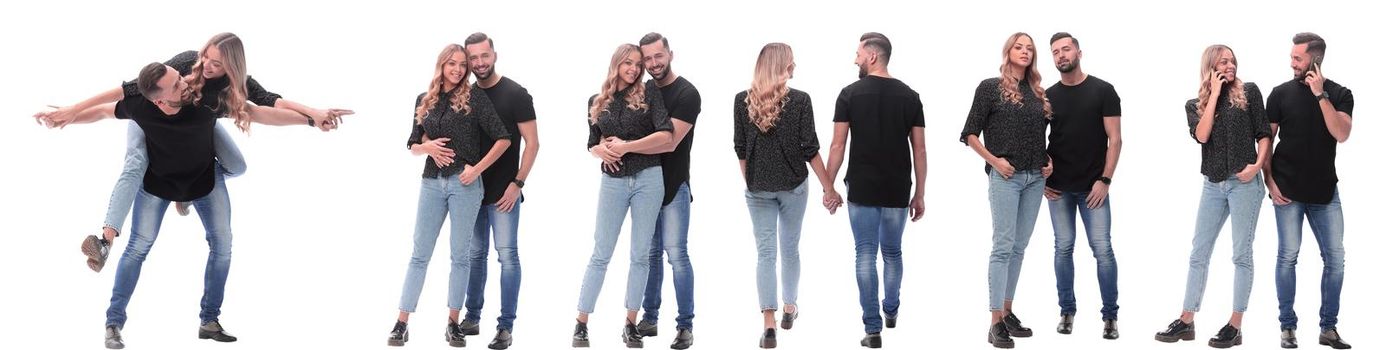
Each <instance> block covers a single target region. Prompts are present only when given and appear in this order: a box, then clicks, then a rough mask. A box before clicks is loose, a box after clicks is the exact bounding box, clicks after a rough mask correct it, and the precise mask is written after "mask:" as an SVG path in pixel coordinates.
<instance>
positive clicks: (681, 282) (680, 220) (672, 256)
mask: <svg viewBox="0 0 1386 350" xmlns="http://www.w3.org/2000/svg"><path fill="white" fill-rule="evenodd" d="M692 200H693V197H692V195H691V194H689V188H688V182H684V183H683V184H682V185H679V191H678V193H677V194H675V195H674V200H673V201H670V202H669V205H666V206H664V207H663V208H661V209H660V210H659V218H658V219H655V233H654V238H653V239H652V240H651V241H650V280H649V281H648V282H646V283H645V317H644V318H645V320H646V321H649V322H650V324H656V323H658V322H659V305H660V302H661V301H663V300H662V298H661V297H662V295H661V293H662V292H663V288H662V287H663V286H664V253H665V252H668V253H669V269H670V270H673V272H674V273H673V275H674V299H676V301H677V302H678V304H679V315H678V317H677V318H675V319H674V322H677V323H678V325H677V328H680V329H687V330H692V329H693V262H692V261H691V260H690V259H689V258H688V221H689V220H688V213H689V209H690V204H691V203H692Z"/></svg>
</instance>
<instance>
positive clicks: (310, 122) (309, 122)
mask: <svg viewBox="0 0 1386 350" xmlns="http://www.w3.org/2000/svg"><path fill="white" fill-rule="evenodd" d="M303 117H304V118H308V127H315V126H317V125H314V124H317V123H316V122H315V121H313V117H309V116H306V115H305V116H303Z"/></svg>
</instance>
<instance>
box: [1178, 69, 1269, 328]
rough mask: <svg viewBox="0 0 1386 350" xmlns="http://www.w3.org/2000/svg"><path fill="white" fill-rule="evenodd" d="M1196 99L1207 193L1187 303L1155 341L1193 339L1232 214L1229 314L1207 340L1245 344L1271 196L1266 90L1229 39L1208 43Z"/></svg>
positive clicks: (1193, 130) (1192, 113)
mask: <svg viewBox="0 0 1386 350" xmlns="http://www.w3.org/2000/svg"><path fill="white" fill-rule="evenodd" d="M1200 68H1201V70H1200V74H1201V76H1202V82H1201V83H1199V87H1198V98H1195V99H1192V100H1189V101H1188V102H1187V103H1185V104H1184V111H1185V113H1187V114H1188V119H1189V134H1190V135H1192V136H1193V138H1194V140H1195V141H1198V143H1199V144H1201V145H1202V148H1203V160H1202V165H1201V169H1202V171H1201V172H1202V173H1203V176H1204V177H1205V178H1204V180H1203V196H1202V198H1201V199H1200V200H1199V205H1198V219H1196V221H1195V225H1194V239H1193V251H1192V252H1190V254H1189V277H1188V282H1187V285H1185V287H1184V310H1183V313H1181V314H1180V315H1179V319H1177V320H1174V322H1171V323H1170V324H1169V327H1168V328H1167V329H1165V330H1164V331H1163V332H1159V333H1156V334H1155V340H1159V341H1162V342H1166V343H1172V342H1177V341H1180V340H1193V339H1194V325H1193V321H1194V313H1195V312H1198V309H1199V304H1201V303H1202V302H1203V290H1204V287H1205V286H1207V283H1208V259H1209V257H1211V256H1212V254H1213V243H1214V242H1216V241H1217V238H1218V233H1219V232H1221V231H1222V224H1223V223H1224V222H1227V219H1228V217H1231V218H1232V262H1233V265H1236V272H1235V273H1234V276H1235V277H1234V279H1233V282H1232V291H1233V292H1232V293H1233V294H1232V318H1231V319H1230V320H1229V321H1228V322H1227V325H1225V326H1223V327H1222V329H1219V330H1218V334H1217V336H1216V337H1213V338H1212V339H1209V340H1208V345H1209V346H1212V347H1215V348H1228V347H1232V346H1235V345H1241V344H1242V331H1241V329H1242V313H1244V312H1246V306H1247V300H1248V299H1250V297H1251V277H1252V262H1251V243H1252V240H1253V239H1255V238H1256V220H1257V218H1259V217H1260V214H1261V199H1262V197H1265V195H1266V188H1265V184H1264V182H1262V180H1261V166H1262V165H1263V164H1266V160H1267V158H1269V157H1270V147H1271V146H1270V144H1271V142H1270V135H1271V134H1270V122H1269V120H1268V119H1267V118H1266V109H1265V105H1264V101H1263V100H1262V99H1261V90H1260V89H1258V88H1256V84H1253V83H1245V82H1242V80H1241V79H1239V78H1238V77H1237V56H1236V54H1234V53H1233V52H1232V49H1231V48H1229V47H1227V46H1224V45H1213V46H1209V47H1208V48H1207V49H1205V50H1203V60H1202V66H1201V67H1200Z"/></svg>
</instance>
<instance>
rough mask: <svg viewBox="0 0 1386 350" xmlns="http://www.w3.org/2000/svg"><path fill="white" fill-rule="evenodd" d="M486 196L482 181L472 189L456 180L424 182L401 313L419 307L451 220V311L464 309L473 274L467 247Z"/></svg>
mask: <svg viewBox="0 0 1386 350" xmlns="http://www.w3.org/2000/svg"><path fill="white" fill-rule="evenodd" d="M485 193H486V187H484V186H482V183H481V179H480V178H477V180H476V182H473V183H472V184H471V185H463V184H462V181H461V180H459V179H458V177H457V176H438V177H433V178H425V179H423V182H422V184H421V185H420V186H419V212H418V215H417V216H416V218H415V219H414V253H413V255H411V256H410V258H409V268H408V269H407V270H405V273H404V292H403V293H401V295H400V297H399V310H400V311H404V312H411V313H412V312H414V310H415V309H416V308H417V307H418V305H419V294H420V293H423V284H424V275H425V274H427V272H428V261H429V259H431V258H432V257H433V247H434V246H435V245H436V244H437V243H438V232H439V231H441V230H442V229H443V219H445V218H448V217H451V220H449V221H450V222H451V223H452V232H451V234H450V235H449V236H448V238H449V242H450V243H451V244H452V246H451V248H452V249H451V258H452V265H451V266H452V269H451V271H450V273H449V274H448V308H449V309H453V310H460V309H462V306H463V305H462V297H463V295H464V294H465V293H466V292H467V278H468V277H470V276H468V274H469V273H470V272H471V270H469V269H468V264H469V263H470V260H469V259H468V258H467V253H468V249H467V246H468V245H470V244H471V242H472V230H473V229H474V228H475V227H476V217H477V213H478V210H479V208H480V207H481V198H482V196H483V195H485Z"/></svg>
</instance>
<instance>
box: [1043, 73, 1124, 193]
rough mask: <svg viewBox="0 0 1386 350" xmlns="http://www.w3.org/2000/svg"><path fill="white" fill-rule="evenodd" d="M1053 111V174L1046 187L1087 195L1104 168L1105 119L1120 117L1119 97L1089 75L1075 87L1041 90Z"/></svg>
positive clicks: (1051, 150)
mask: <svg viewBox="0 0 1386 350" xmlns="http://www.w3.org/2000/svg"><path fill="white" fill-rule="evenodd" d="M1045 96H1048V97H1049V104H1050V106H1052V107H1051V108H1053V109H1054V119H1053V120H1052V121H1050V124H1049V157H1050V158H1052V159H1053V160H1054V174H1052V175H1050V176H1049V179H1048V180H1047V181H1046V182H1047V184H1046V185H1047V186H1049V187H1052V188H1055V189H1058V190H1060V191H1068V192H1087V191H1090V190H1092V184H1093V182H1094V181H1097V178H1099V177H1102V171H1103V170H1105V168H1106V166H1107V128H1106V125H1104V123H1103V122H1104V118H1105V117H1119V116H1121V97H1120V96H1117V92H1116V89H1115V88H1113V87H1112V84H1109V83H1107V81H1105V80H1102V79H1098V78H1097V77H1095V76H1092V75H1089V76H1088V77H1087V79H1084V80H1083V81H1082V82H1080V83H1078V85H1074V86H1068V85H1064V83H1063V82H1059V83H1054V86H1050V87H1049V89H1046V90H1045Z"/></svg>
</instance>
